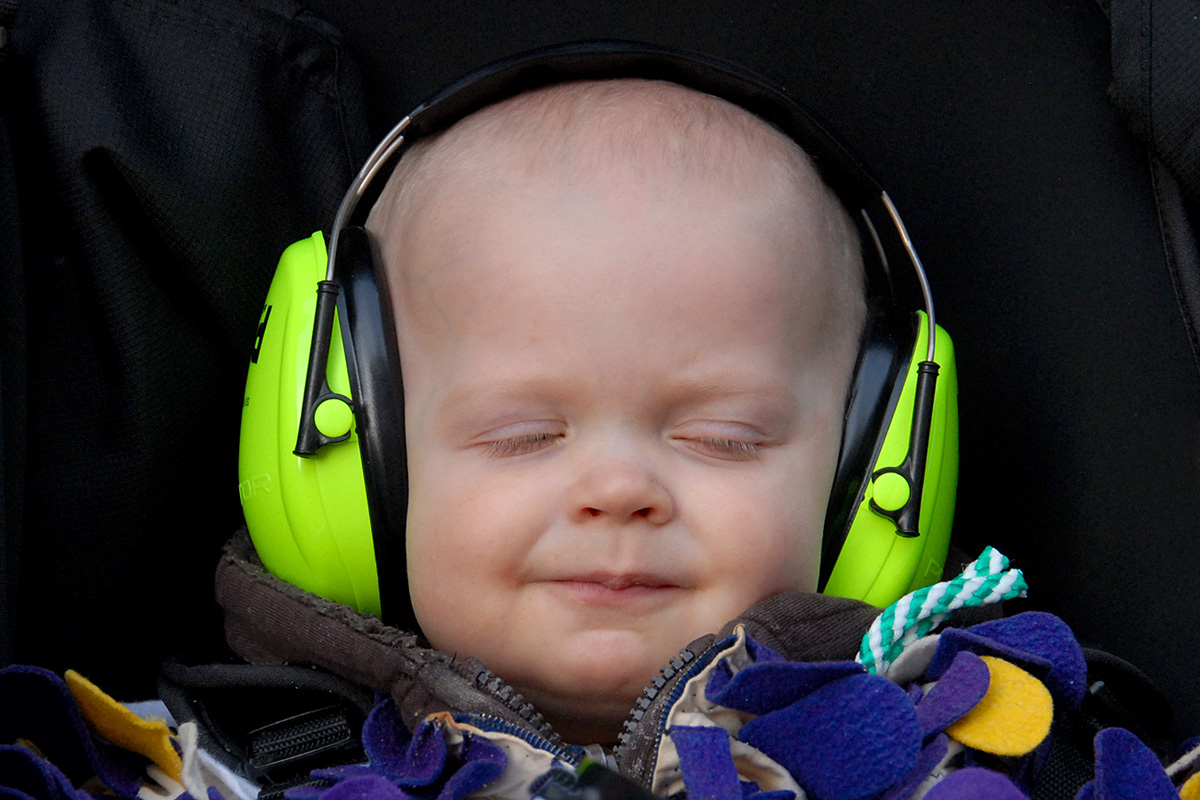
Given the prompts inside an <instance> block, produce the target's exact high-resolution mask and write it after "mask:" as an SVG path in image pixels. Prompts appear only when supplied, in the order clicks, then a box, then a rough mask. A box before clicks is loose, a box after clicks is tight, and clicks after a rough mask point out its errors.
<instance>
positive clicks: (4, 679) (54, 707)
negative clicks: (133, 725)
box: [0, 666, 145, 796]
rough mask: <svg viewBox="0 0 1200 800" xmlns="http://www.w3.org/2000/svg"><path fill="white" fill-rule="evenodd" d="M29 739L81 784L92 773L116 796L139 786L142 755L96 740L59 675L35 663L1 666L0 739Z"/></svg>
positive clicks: (127, 792) (61, 769)
mask: <svg viewBox="0 0 1200 800" xmlns="http://www.w3.org/2000/svg"><path fill="white" fill-rule="evenodd" d="M17 739H28V740H29V741H31V742H33V743H34V744H35V745H37V748H38V749H39V750H40V751H41V752H42V753H43V754H44V755H45V756H46V759H47V760H48V761H50V762H51V763H52V764H54V766H55V768H56V769H57V770H59V771H60V772H62V773H63V774H64V775H65V776H66V778H67V780H68V782H69V783H71V784H72V785H80V784H82V783H83V782H84V781H87V780H89V779H90V778H91V777H92V776H93V775H95V776H97V777H99V778H100V780H101V782H102V783H104V784H105V785H106V786H108V787H109V788H110V789H112V790H113V791H115V792H117V793H118V794H121V795H127V796H132V795H134V794H136V793H137V789H138V786H140V785H141V782H142V781H141V778H142V775H143V770H144V762H145V759H144V758H143V757H142V756H140V755H138V754H136V753H131V752H129V751H128V750H122V749H120V748H118V747H115V746H113V745H110V744H107V743H105V742H102V741H99V740H97V739H96V738H95V737H94V736H93V734H92V731H91V728H89V727H88V724H87V723H86V722H85V721H84V719H83V715H82V714H81V713H80V711H79V705H78V704H77V703H76V702H75V696H74V695H73V694H71V690H70V689H68V688H67V685H66V683H64V682H63V680H62V679H61V678H59V677H58V676H57V675H55V674H54V673H53V672H50V671H49V670H44V669H40V668H38V667H25V666H11V667H6V668H4V669H2V670H0V742H15V741H16V740H17Z"/></svg>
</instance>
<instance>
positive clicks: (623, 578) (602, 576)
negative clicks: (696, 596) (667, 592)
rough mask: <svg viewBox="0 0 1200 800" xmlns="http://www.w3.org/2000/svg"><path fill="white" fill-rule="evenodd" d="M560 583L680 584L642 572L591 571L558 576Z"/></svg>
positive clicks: (654, 586) (617, 587) (613, 586)
mask: <svg viewBox="0 0 1200 800" xmlns="http://www.w3.org/2000/svg"><path fill="white" fill-rule="evenodd" d="M556 582H558V583H591V584H596V585H598V586H601V587H603V588H605V589H611V590H613V591H620V590H622V589H677V588H679V584H677V583H675V582H674V581H672V580H668V579H667V578H664V577H661V576H659V575H653V574H650V573H641V572H589V573H585V574H582V575H572V576H569V577H563V578H558V579H557V581H556Z"/></svg>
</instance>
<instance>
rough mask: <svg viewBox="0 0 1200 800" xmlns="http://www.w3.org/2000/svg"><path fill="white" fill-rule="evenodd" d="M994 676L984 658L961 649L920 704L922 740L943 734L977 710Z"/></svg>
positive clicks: (918, 710)
mask: <svg viewBox="0 0 1200 800" xmlns="http://www.w3.org/2000/svg"><path fill="white" fill-rule="evenodd" d="M991 680H992V678H991V673H990V672H988V666H987V664H986V663H984V661H983V659H981V658H980V657H979V656H977V655H975V654H974V653H972V652H970V651H969V650H961V651H959V652H958V654H956V655H955V656H954V660H953V661H952V662H950V666H949V667H947V668H946V671H945V672H943V673H942V677H941V678H939V679H938V682H937V683H936V684H934V685H933V688H931V689H930V690H929V692H928V693H927V694H926V695H925V697H924V698H922V700H921V702H920V703H918V704H917V722H919V723H920V725H921V738H923V739H928V738H929V737H930V736H933V735H934V734H935V733H941V732H942V731H943V730H944V729H945V728H946V726H947V725H950V724H952V723H954V722H955V721H956V720H958V719H959V718H960V717H962V716H963V715H964V714H966V713H967V712H968V711H970V710H971V709H973V708H974V707H975V706H977V705H978V704H979V701H980V700H982V699H983V696H984V695H985V694H987V690H988V686H989V685H990V684H991Z"/></svg>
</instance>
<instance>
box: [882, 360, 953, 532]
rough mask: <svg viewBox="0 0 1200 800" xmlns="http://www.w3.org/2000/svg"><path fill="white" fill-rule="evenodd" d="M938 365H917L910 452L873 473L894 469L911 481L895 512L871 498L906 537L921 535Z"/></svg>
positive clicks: (908, 481) (923, 363) (925, 363)
mask: <svg viewBox="0 0 1200 800" xmlns="http://www.w3.org/2000/svg"><path fill="white" fill-rule="evenodd" d="M937 377H938V365H937V364H936V363H934V362H932V361H922V362H921V363H920V364H918V365H917V390H916V397H915V398H914V399H913V417H912V431H911V432H910V433H909V436H908V453H907V454H906V455H905V456H904V461H903V462H901V463H900V464H899V465H898V466H895V467H884V468H883V469H879V470H876V471H875V472H874V473H872V474H871V479H872V480H876V479H878V478H879V476H880V475H884V474H886V473H889V472H893V473H895V474H897V475H899V476H901V477H902V478H904V480H905V481H906V482H907V483H908V501H907V502H905V504H904V505H903V506H901V507H900V508H898V509H896V510H895V511H891V510H889V509H886V508H882V507H880V506H879V505H877V504H876V503H875V498H871V510H873V511H874V512H875V513H877V514H882V515H883V516H885V517H888V518H889V519H891V520H892V521H893V522H894V523H896V533H897V534H899V535H900V536H903V537H905V538H910V539H911V538H913V537H915V536H920V535H921V530H920V522H921V492H922V490H923V489H924V487H925V462H926V461H927V460H928V456H929V431H930V428H931V427H932V425H933V395H934V392H935V391H936V389H937Z"/></svg>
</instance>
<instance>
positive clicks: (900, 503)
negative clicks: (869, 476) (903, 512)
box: [875, 472, 909, 511]
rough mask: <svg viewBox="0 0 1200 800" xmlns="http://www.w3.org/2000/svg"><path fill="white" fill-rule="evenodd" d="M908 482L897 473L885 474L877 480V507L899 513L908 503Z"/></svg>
mask: <svg viewBox="0 0 1200 800" xmlns="http://www.w3.org/2000/svg"><path fill="white" fill-rule="evenodd" d="M908 492H909V490H908V481H906V480H905V479H904V476H903V475H900V474H899V473H896V472H885V473H883V474H882V475H880V476H879V477H878V478H876V479H875V505H877V506H879V507H880V508H882V509H883V510H884V511H899V510H900V509H902V508H904V504H905V503H907V502H908Z"/></svg>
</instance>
